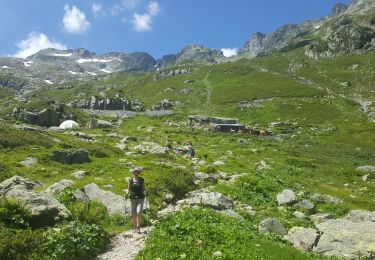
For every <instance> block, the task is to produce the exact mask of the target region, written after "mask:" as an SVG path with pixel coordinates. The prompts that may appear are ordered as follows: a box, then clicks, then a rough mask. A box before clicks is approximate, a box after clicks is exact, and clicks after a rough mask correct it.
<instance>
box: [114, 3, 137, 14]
mask: <svg viewBox="0 0 375 260" xmlns="http://www.w3.org/2000/svg"><path fill="white" fill-rule="evenodd" d="M140 2H141V0H122V1H121V2H120V3H117V4H115V5H114V6H113V7H112V8H111V11H110V14H111V15H119V14H121V13H124V12H125V11H126V10H134V9H135V8H136V7H137V6H138V4H139V3H140Z"/></svg>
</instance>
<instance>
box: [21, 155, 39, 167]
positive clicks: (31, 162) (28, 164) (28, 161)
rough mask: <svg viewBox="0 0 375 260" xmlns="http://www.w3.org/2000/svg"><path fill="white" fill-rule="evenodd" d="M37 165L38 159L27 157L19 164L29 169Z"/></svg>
mask: <svg viewBox="0 0 375 260" xmlns="http://www.w3.org/2000/svg"><path fill="white" fill-rule="evenodd" d="M37 163H38V159H37V158H34V157H27V158H26V159H25V160H23V161H21V162H20V164H22V165H23V166H26V167H31V166H33V165H35V164H37Z"/></svg>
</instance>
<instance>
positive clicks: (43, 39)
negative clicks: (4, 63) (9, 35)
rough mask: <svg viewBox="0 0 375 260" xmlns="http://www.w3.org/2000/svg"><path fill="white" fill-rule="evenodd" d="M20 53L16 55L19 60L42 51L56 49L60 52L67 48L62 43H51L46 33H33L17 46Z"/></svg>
mask: <svg viewBox="0 0 375 260" xmlns="http://www.w3.org/2000/svg"><path fill="white" fill-rule="evenodd" d="M16 46H17V47H18V51H17V53H16V54H14V55H13V56H14V57H17V58H26V57H28V56H30V55H32V54H34V53H36V52H38V51H40V50H43V49H47V48H55V49H59V50H66V49H67V48H66V46H65V45H64V44H62V43H60V42H56V41H53V40H52V41H51V40H49V39H48V37H47V35H45V34H44V33H37V32H31V33H29V35H28V36H27V38H26V39H25V40H22V41H20V42H18V43H17V44H16Z"/></svg>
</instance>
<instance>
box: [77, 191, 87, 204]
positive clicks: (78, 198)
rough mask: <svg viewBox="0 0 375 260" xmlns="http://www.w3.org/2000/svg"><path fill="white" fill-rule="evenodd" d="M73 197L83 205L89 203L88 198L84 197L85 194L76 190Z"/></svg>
mask: <svg viewBox="0 0 375 260" xmlns="http://www.w3.org/2000/svg"><path fill="white" fill-rule="evenodd" d="M74 197H76V199H77V200H81V201H83V202H84V203H89V202H90V198H89V197H88V196H87V195H86V193H84V192H83V191H81V190H80V189H77V190H76V191H75V193H74Z"/></svg>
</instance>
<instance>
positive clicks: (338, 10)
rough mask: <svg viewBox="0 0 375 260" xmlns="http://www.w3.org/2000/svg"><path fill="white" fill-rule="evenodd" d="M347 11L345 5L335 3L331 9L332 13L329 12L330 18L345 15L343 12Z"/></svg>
mask: <svg viewBox="0 0 375 260" xmlns="http://www.w3.org/2000/svg"><path fill="white" fill-rule="evenodd" d="M347 9H348V6H347V5H345V4H342V3H337V4H336V5H335V6H334V7H333V9H332V12H331V16H332V17H336V16H339V15H341V14H343V13H345V11H346V10H347Z"/></svg>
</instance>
